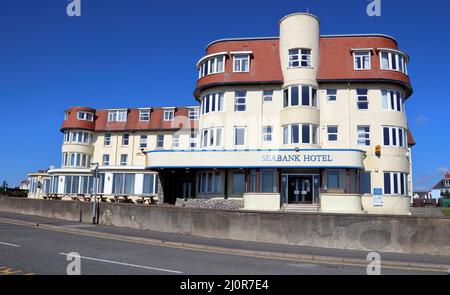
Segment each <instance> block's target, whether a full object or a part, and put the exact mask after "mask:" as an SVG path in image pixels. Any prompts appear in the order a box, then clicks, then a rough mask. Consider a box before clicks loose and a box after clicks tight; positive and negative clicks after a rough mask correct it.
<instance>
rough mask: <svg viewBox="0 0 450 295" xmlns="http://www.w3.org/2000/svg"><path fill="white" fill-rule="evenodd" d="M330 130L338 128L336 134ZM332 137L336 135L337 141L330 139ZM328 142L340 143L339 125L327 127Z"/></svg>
mask: <svg viewBox="0 0 450 295" xmlns="http://www.w3.org/2000/svg"><path fill="white" fill-rule="evenodd" d="M330 128H336V132H330ZM330 135H336V139H330ZM327 141H328V142H337V141H339V125H327Z"/></svg>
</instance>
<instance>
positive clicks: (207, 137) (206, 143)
mask: <svg viewBox="0 0 450 295" xmlns="http://www.w3.org/2000/svg"><path fill="white" fill-rule="evenodd" d="M222 130H223V128H221V127H220V128H208V129H203V130H202V139H201V142H202V147H204V148H207V147H221V146H222Z"/></svg>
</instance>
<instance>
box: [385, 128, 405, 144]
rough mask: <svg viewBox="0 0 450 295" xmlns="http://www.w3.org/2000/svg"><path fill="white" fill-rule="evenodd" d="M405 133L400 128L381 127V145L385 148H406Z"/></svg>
mask: <svg viewBox="0 0 450 295" xmlns="http://www.w3.org/2000/svg"><path fill="white" fill-rule="evenodd" d="M407 140H408V138H407V132H406V130H405V129H403V128H400V127H383V145H384V146H387V147H407V146H408V142H407Z"/></svg>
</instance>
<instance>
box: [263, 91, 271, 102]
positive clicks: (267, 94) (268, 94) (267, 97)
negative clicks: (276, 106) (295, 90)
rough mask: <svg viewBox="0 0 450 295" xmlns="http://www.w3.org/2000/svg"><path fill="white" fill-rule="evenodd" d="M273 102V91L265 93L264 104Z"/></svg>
mask: <svg viewBox="0 0 450 295" xmlns="http://www.w3.org/2000/svg"><path fill="white" fill-rule="evenodd" d="M272 100H273V90H264V91H263V102H270V101H272Z"/></svg>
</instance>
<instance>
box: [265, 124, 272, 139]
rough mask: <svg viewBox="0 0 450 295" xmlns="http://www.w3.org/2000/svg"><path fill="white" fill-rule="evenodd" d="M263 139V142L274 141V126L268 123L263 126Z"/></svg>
mask: <svg viewBox="0 0 450 295" xmlns="http://www.w3.org/2000/svg"><path fill="white" fill-rule="evenodd" d="M262 140H263V142H272V140H273V126H272V125H266V126H263V127H262Z"/></svg>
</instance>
